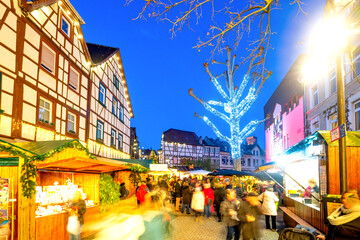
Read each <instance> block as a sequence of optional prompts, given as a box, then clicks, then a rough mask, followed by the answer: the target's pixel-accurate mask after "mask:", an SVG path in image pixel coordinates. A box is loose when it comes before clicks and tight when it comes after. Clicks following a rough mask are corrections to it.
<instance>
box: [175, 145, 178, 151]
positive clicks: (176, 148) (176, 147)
mask: <svg viewBox="0 0 360 240" xmlns="http://www.w3.org/2000/svg"><path fill="white" fill-rule="evenodd" d="M177 150H178V146H177V145H176V144H174V151H175V152H177Z"/></svg>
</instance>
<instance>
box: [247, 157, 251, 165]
mask: <svg viewBox="0 0 360 240" xmlns="http://www.w3.org/2000/svg"><path fill="white" fill-rule="evenodd" d="M248 166H251V159H250V158H248Z"/></svg>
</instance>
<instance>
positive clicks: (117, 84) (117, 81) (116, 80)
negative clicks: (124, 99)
mask: <svg viewBox="0 0 360 240" xmlns="http://www.w3.org/2000/svg"><path fill="white" fill-rule="evenodd" d="M113 81H114V85H115V87H116V89H119V79H117V77H116V76H115V74H114V77H113Z"/></svg>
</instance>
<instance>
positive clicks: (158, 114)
mask: <svg viewBox="0 0 360 240" xmlns="http://www.w3.org/2000/svg"><path fill="white" fill-rule="evenodd" d="M124 2H125V1H121V0H108V1H103V2H101V3H100V4H99V1H94V0H91V1H86V3H85V2H84V1H72V4H73V5H74V7H75V9H76V10H77V11H78V12H79V14H80V15H81V17H82V18H83V19H84V21H85V22H86V24H85V25H83V26H82V28H83V32H84V38H85V40H86V41H87V42H91V43H96V44H101V45H106V46H111V47H118V48H119V49H120V53H121V57H122V60H123V64H124V70H125V76H126V79H127V83H128V87H129V93H130V99H131V103H132V106H133V110H134V118H133V119H132V120H131V126H133V127H136V129H137V135H138V136H139V140H140V146H141V147H144V148H153V149H159V148H160V147H161V134H162V132H164V131H166V130H167V129H169V128H176V129H182V130H187V131H194V132H196V134H197V135H198V136H210V137H216V136H215V134H214V133H213V132H212V130H211V129H210V127H208V126H207V125H206V124H205V122H203V121H202V120H201V119H199V118H195V117H194V113H195V112H197V113H198V114H199V115H202V116H204V115H206V116H208V117H209V118H210V120H212V121H213V122H214V123H215V124H216V126H217V127H218V128H219V130H220V131H221V132H222V133H224V134H225V135H229V129H228V125H227V124H226V123H225V122H224V121H222V120H221V119H217V117H216V116H213V115H212V114H211V113H209V112H207V111H206V110H205V109H204V108H203V106H202V105H201V104H200V103H198V102H197V101H196V100H195V99H193V98H192V97H190V96H189V94H188V89H189V88H193V89H194V93H195V94H196V95H197V96H198V97H201V98H203V99H205V100H211V99H213V100H218V99H220V96H219V94H218V93H217V91H216V90H215V88H214V86H213V85H212V83H211V82H209V76H208V75H207V74H206V73H205V71H204V67H203V63H204V62H206V61H207V60H209V58H210V49H208V48H204V49H201V51H200V52H199V51H198V50H197V49H194V48H193V46H194V45H196V43H197V39H198V37H199V36H202V37H203V36H205V35H206V32H207V30H208V28H207V26H206V25H205V24H202V22H201V21H202V20H200V25H197V26H193V29H192V30H190V29H188V28H186V27H185V28H184V29H183V30H182V31H181V32H178V33H177V35H176V37H175V38H173V39H171V33H170V32H169V28H170V24H168V23H158V22H157V21H156V20H155V19H150V18H147V19H146V20H132V19H133V18H135V17H136V16H137V15H138V13H139V12H140V10H141V8H142V6H143V4H145V1H143V0H134V1H133V2H132V3H131V4H130V5H129V6H124ZM280 2H281V3H282V5H281V6H280V8H279V9H275V10H273V12H272V15H271V22H272V31H273V32H275V34H274V35H273V36H272V40H271V44H272V47H273V49H271V50H270V51H269V53H268V56H267V64H266V67H267V69H269V70H271V71H273V75H272V76H271V77H270V78H269V79H268V80H267V82H266V83H265V85H264V87H263V89H262V91H261V94H260V95H259V98H258V99H257V100H256V102H255V103H254V105H253V106H252V108H251V109H250V110H249V112H248V113H247V114H246V115H245V116H244V117H243V118H242V119H241V126H244V125H245V124H246V123H247V122H249V121H251V120H253V119H259V120H260V119H262V118H263V116H264V113H263V107H264V105H265V103H266V102H267V100H268V99H269V98H270V96H271V95H272V93H273V92H274V90H275V89H276V87H277V86H278V84H279V83H280V82H281V80H282V79H283V77H284V76H285V74H286V72H287V71H288V69H289V68H290V67H291V65H292V64H293V62H294V61H295V59H296V58H297V57H298V55H299V54H300V53H303V52H304V51H305V49H306V47H305V45H304V44H302V42H303V41H304V40H306V37H307V36H308V34H309V32H310V30H311V28H312V26H313V25H314V23H316V22H317V21H318V19H319V18H320V17H321V15H322V12H323V7H324V4H325V0H321V1H319V0H317V1H314V0H304V2H305V6H304V9H305V11H306V12H307V13H308V15H307V16H305V15H304V14H302V13H298V7H297V6H296V5H292V6H290V5H289V2H291V1H290V0H289V1H285V0H284V1H280ZM236 54H237V56H246V54H244V53H243V54H242V53H241V51H237V52H236ZM214 58H215V59H216V60H218V61H224V60H225V58H226V57H225V55H224V54H223V55H221V54H218V55H215V56H214ZM244 67H246V65H244ZM211 69H213V74H214V75H217V74H221V73H222V72H223V70H225V69H221V68H219V67H215V66H212V65H210V70H211ZM244 71H245V70H244ZM239 73H240V71H239V72H238V74H237V75H236V83H235V84H240V82H241V80H242V77H243V76H242V75H241V74H239ZM253 135H255V136H257V137H258V139H259V143H260V145H261V146H262V147H265V132H264V126H263V124H262V125H260V126H259V127H258V128H257V130H256V131H255V132H254V134H253Z"/></svg>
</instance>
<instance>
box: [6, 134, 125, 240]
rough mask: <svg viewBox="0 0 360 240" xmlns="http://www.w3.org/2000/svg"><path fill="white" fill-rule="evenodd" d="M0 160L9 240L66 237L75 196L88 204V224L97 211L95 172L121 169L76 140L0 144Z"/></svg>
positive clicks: (98, 194)
mask: <svg viewBox="0 0 360 240" xmlns="http://www.w3.org/2000/svg"><path fill="white" fill-rule="evenodd" d="M0 157H1V161H0V163H1V166H0V177H1V178H3V179H9V181H10V184H9V187H8V188H9V189H10V191H9V196H10V198H9V208H8V215H9V216H11V217H9V218H8V220H9V223H10V224H9V226H10V231H11V239H37V240H40V239H59V240H61V239H68V233H67V231H66V225H67V219H68V207H69V202H70V201H71V200H72V198H73V196H74V193H75V192H76V191H80V192H81V194H82V196H83V199H84V200H85V202H86V205H87V211H86V213H85V215H84V220H85V223H86V222H91V221H92V220H94V219H95V218H96V216H97V214H98V213H99V204H100V185H99V180H100V173H102V172H111V171H116V170H120V169H124V168H126V166H125V165H124V164H123V163H121V162H119V161H114V160H109V159H96V158H94V157H93V156H92V155H91V154H90V153H89V152H88V150H87V149H86V148H85V147H83V146H82V145H81V143H80V142H78V141H77V140H60V141H43V142H26V143H13V144H12V143H7V142H3V141H1V142H0ZM24 163H25V165H23V164H24ZM24 167H25V168H24ZM34 173H36V174H37V177H36V178H35V177H34V176H35V175H34ZM87 234H88V232H86V231H85V232H83V237H84V236H86V235H87Z"/></svg>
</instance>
